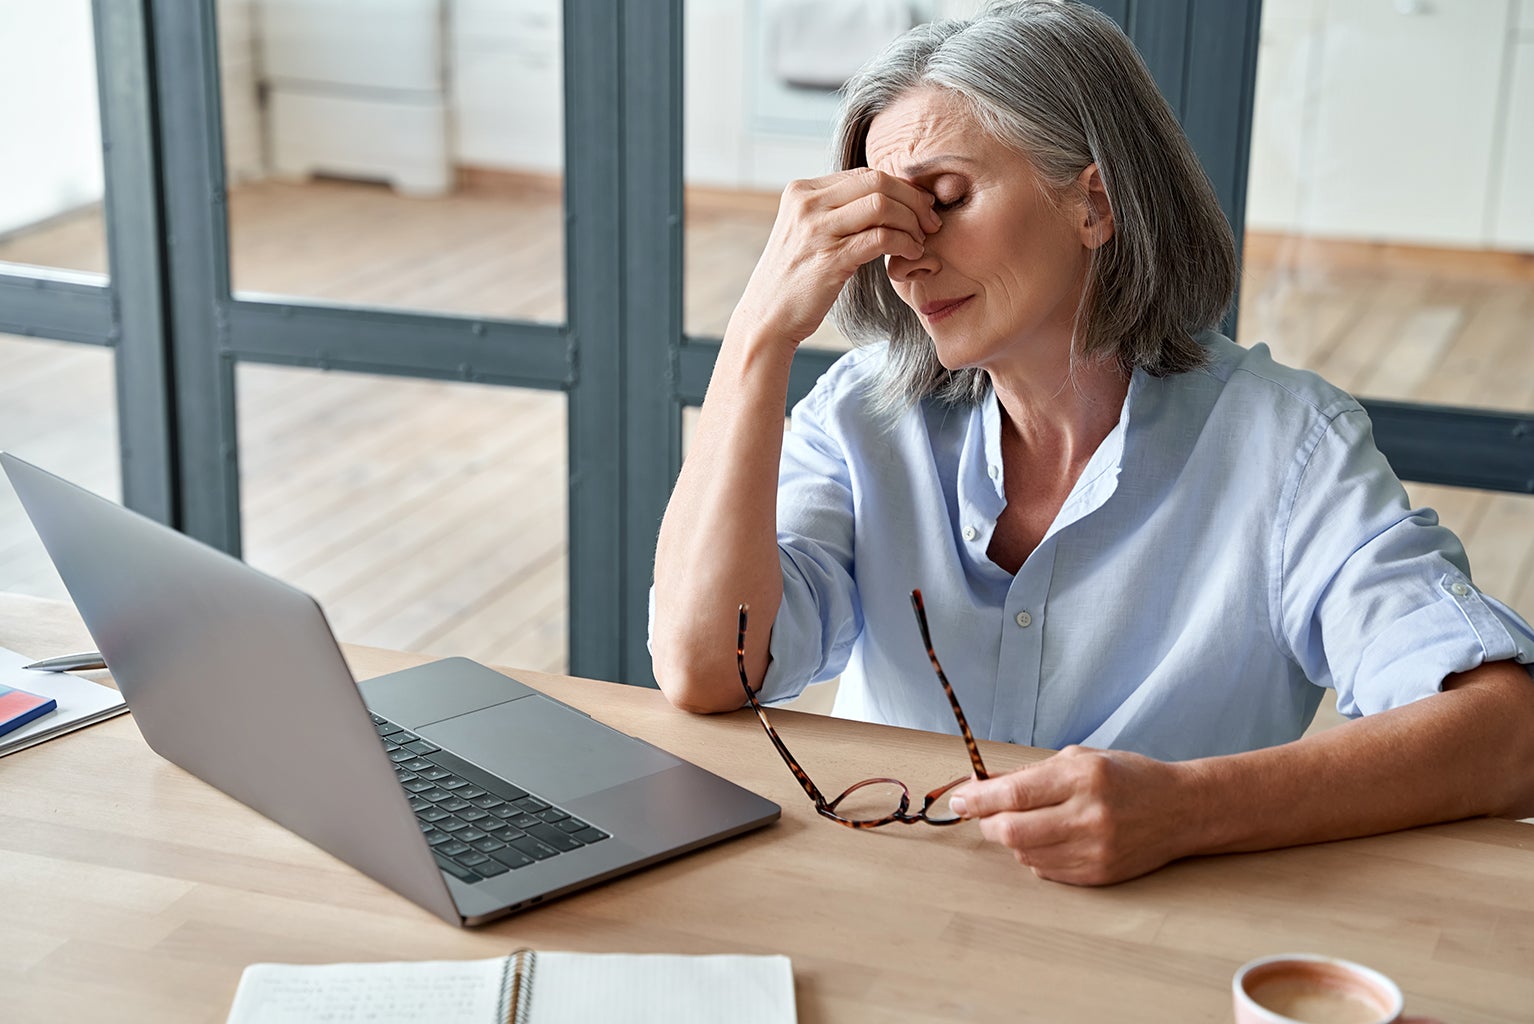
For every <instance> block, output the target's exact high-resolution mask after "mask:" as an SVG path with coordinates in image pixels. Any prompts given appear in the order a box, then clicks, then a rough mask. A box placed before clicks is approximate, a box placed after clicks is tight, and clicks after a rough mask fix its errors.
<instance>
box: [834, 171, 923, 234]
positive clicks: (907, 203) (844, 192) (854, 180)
mask: <svg viewBox="0 0 1534 1024" xmlns="http://www.w3.org/2000/svg"><path fill="white" fill-rule="evenodd" d="M812 184H815V185H816V186H817V192H818V196H819V200H820V201H821V202H823V203H824V204H825V205H826V206H828V207H842V206H847V205H849V204H851V203H853V202H856V201H857V200H858V199H860V198H862V197H863V196H868V195H874V194H879V195H883V196H886V197H888V198H890V199H892V200H894V201H895V202H897V203H899V204H900V205H902V206H904V207H906V208H908V209H910V210H911V211H912V212H913V213H915V214H916V216H917V218H918V220H920V222H921V225H922V228H923V230H926V231H936V230H937V229H938V227H939V226H940V225H941V223H942V221H941V220H940V219H939V218H938V215H937V214H936V213H934V212H933V210H932V203H933V201H934V199H935V197H934V196H933V195H932V193H931V192H928V191H927V190H926V189H924V188H918V187H917V186H915V185H913V184H911V183H910V182H909V181H906V180H905V179H904V178H897V177H895V176H894V175H893V174H885V173H884V172H883V171H876V170H874V169H873V168H872V167H856V168H853V169H852V170H849V171H842V172H840V173H839V174H834V175H830V176H828V177H825V178H817V179H815V180H814V182H813V183H812Z"/></svg>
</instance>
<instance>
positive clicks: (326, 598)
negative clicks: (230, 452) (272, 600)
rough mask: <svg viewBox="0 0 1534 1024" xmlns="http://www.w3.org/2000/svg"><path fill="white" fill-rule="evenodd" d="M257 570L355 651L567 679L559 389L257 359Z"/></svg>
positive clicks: (249, 490)
mask: <svg viewBox="0 0 1534 1024" xmlns="http://www.w3.org/2000/svg"><path fill="white" fill-rule="evenodd" d="M237 386H238V410H239V432H240V473H241V481H240V491H241V500H242V502H243V510H242V511H243V523H244V552H245V557H246V559H247V561H249V562H250V563H251V564H252V565H254V566H256V567H257V568H260V569H262V570H263V571H265V572H268V573H271V574H272V575H274V576H276V577H278V578H279V579H283V580H286V581H287V582H289V583H292V584H293V585H295V586H297V587H300V588H302V589H303V590H306V591H308V592H309V593H310V594H312V595H313V596H314V597H315V598H316V599H317V600H318V601H319V602H320V604H321V605H322V606H324V608H325V613H326V615H327V616H329V618H330V621H331V624H332V626H333V628H334V629H335V632H336V635H337V636H338V637H340V638H341V639H342V640H343V641H346V642H350V643H361V644H369V645H374V646H379V647H391V648H397V649H402V650H408V651H422V652H427V653H432V654H441V655H462V656H465V657H469V658H474V659H476V660H478V661H482V662H485V663H487V664H492V665H510V666H514V667H518V668H530V669H536V670H539V671H545V672H563V671H564V670H565V667H566V665H567V654H566V652H567V641H566V637H567V627H566V606H567V603H568V602H567V599H566V593H567V584H566V565H567V560H566V557H565V548H566V536H567V532H566V522H567V516H566V507H567V494H568V486H567V481H568V475H567V473H566V469H565V457H566V445H565V400H564V396H563V395H561V394H559V393H550V392H541V391H527V390H522V389H517V388H503V387H492V386H488V385H477V384H459V383H446V382H439V381H423V380H399V379H393V378H380V377H371V376H366V375H361V374H348V373H323V372H320V371H316V370H300V369H291V368H282V367H268V366H255V365H249V364H242V365H241V366H240V367H239V369H238V371H237Z"/></svg>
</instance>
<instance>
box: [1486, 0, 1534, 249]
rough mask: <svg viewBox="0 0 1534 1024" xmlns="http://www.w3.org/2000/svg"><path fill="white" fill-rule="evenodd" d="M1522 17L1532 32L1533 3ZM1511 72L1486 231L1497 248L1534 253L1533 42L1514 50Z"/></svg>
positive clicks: (1528, 0)
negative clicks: (1502, 141) (1503, 137)
mask: <svg viewBox="0 0 1534 1024" xmlns="http://www.w3.org/2000/svg"><path fill="white" fill-rule="evenodd" d="M1524 18H1525V23H1526V24H1527V25H1528V26H1529V31H1530V32H1531V33H1534V0H1526V2H1525V3H1524ZM1512 71H1513V73H1512V81H1511V83H1510V88H1509V90H1508V104H1507V114H1508V116H1507V123H1508V132H1507V137H1506V140H1505V145H1504V147H1503V150H1502V166H1501V168H1500V170H1501V174H1500V175H1499V177H1498V180H1497V183H1496V185H1497V187H1496V189H1495V190H1494V192H1493V200H1494V203H1495V205H1494V206H1493V214H1492V216H1491V217H1490V221H1491V223H1490V224H1489V225H1488V229H1489V231H1490V234H1491V236H1492V241H1493V242H1494V243H1495V244H1496V245H1497V246H1498V247H1499V248H1503V249H1518V250H1521V251H1523V252H1534V40H1529V41H1527V42H1520V43H1519V44H1518V46H1517V47H1515V48H1514V53H1513V68H1512Z"/></svg>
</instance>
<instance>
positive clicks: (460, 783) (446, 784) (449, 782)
mask: <svg viewBox="0 0 1534 1024" xmlns="http://www.w3.org/2000/svg"><path fill="white" fill-rule="evenodd" d="M441 785H442V788H443V789H462V788H463V787H465V786H467V785H468V782H467V781H465V780H464V779H443V780H442V783H441Z"/></svg>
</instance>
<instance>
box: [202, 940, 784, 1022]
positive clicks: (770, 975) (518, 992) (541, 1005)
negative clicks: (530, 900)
mask: <svg viewBox="0 0 1534 1024" xmlns="http://www.w3.org/2000/svg"><path fill="white" fill-rule="evenodd" d="M797 1019H798V1017H797V1012H796V1010H795V1007H794V976H793V970H792V967H791V966H790V964H789V960H788V957H786V956H680V955H669V954H621V953H561V952H535V951H533V950H530V949H519V950H517V951H516V952H514V953H512V954H511V955H509V956H504V957H496V958H494V959H491V960H423V961H407V962H395V963H356V964H251V965H250V966H249V967H247V968H245V972H244V974H242V975H241V976H240V987H239V989H238V990H237V991H236V992H235V995H234V1005H233V1006H232V1007H231V1008H230V1011H229V1020H228V1024H310V1022H313V1021H326V1022H327V1024H364V1022H366V1024H418V1022H420V1021H431V1022H432V1024H590V1022H592V1021H602V1022H604V1024H661V1022H665V1024H714V1022H717V1021H730V1022H731V1024H795V1022H796V1021H797Z"/></svg>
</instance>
